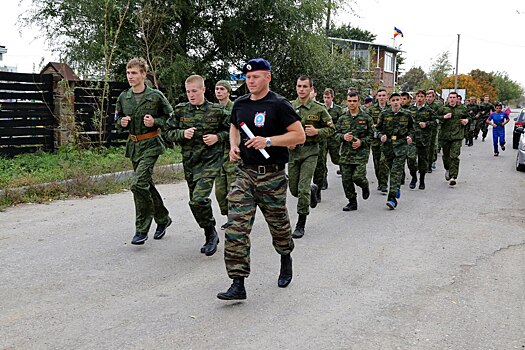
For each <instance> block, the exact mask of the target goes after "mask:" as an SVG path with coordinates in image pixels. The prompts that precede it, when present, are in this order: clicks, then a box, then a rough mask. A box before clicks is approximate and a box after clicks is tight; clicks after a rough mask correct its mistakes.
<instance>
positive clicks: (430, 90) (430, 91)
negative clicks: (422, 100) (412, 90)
mask: <svg viewBox="0 0 525 350" xmlns="http://www.w3.org/2000/svg"><path fill="white" fill-rule="evenodd" d="M430 94H432V95H434V96H436V90H434V89H428V90H427V95H430Z"/></svg>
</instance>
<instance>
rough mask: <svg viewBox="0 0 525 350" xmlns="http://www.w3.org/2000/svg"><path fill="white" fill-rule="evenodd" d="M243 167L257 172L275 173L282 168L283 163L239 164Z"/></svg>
mask: <svg viewBox="0 0 525 350" xmlns="http://www.w3.org/2000/svg"><path fill="white" fill-rule="evenodd" d="M241 167H242V168H244V169H248V170H253V171H256V172H257V173H258V174H267V173H276V172H278V171H281V170H284V167H285V165H284V164H269V165H254V164H243V165H242V166H241Z"/></svg>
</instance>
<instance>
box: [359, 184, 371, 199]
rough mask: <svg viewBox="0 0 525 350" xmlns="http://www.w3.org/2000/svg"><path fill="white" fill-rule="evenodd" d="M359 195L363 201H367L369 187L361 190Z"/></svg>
mask: <svg viewBox="0 0 525 350" xmlns="http://www.w3.org/2000/svg"><path fill="white" fill-rule="evenodd" d="M361 194H362V196H363V199H368V197H370V187H368V186H366V187H363V188H362V189H361Z"/></svg>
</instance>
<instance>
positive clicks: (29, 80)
mask: <svg viewBox="0 0 525 350" xmlns="http://www.w3.org/2000/svg"><path fill="white" fill-rule="evenodd" d="M59 81H60V77H59V76H57V75H53V74H22V73H8V72H0V156H13V155H16V154H20V153H30V152H35V151H37V150H44V151H53V150H55V149H56V148H57V147H59V146H60V145H63V144H66V143H68V142H71V139H72V137H71V133H73V132H74V133H76V137H74V138H73V139H75V141H79V139H80V141H81V142H83V143H87V144H104V145H115V144H122V142H123V140H125V139H126V137H127V135H126V134H117V133H116V132H115V127H114V118H113V116H114V114H115V104H116V101H117V98H118V96H119V94H120V93H121V92H122V91H123V90H125V89H127V88H129V85H128V84H126V83H119V82H109V83H108V89H107V90H106V92H105V93H104V92H103V87H104V84H103V83H102V82H97V81H69V82H66V84H59ZM63 83H64V82H63ZM69 95H72V97H71V98H70V97H67V96H69ZM103 95H104V96H105V98H102V96H103ZM68 104H70V106H69V108H67V105H68ZM71 112H72V113H74V114H73V115H74V118H71V117H69V119H74V123H71V120H69V119H68V116H67V113H71ZM71 124H73V126H74V127H72V126H71Z"/></svg>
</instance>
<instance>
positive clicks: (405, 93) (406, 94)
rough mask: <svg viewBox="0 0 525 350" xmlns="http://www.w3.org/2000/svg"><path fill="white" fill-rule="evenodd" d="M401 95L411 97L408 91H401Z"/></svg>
mask: <svg viewBox="0 0 525 350" xmlns="http://www.w3.org/2000/svg"><path fill="white" fill-rule="evenodd" d="M401 97H408V98H411V97H412V96H410V94H409V93H408V92H406V91H403V92H402V93H401Z"/></svg>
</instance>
